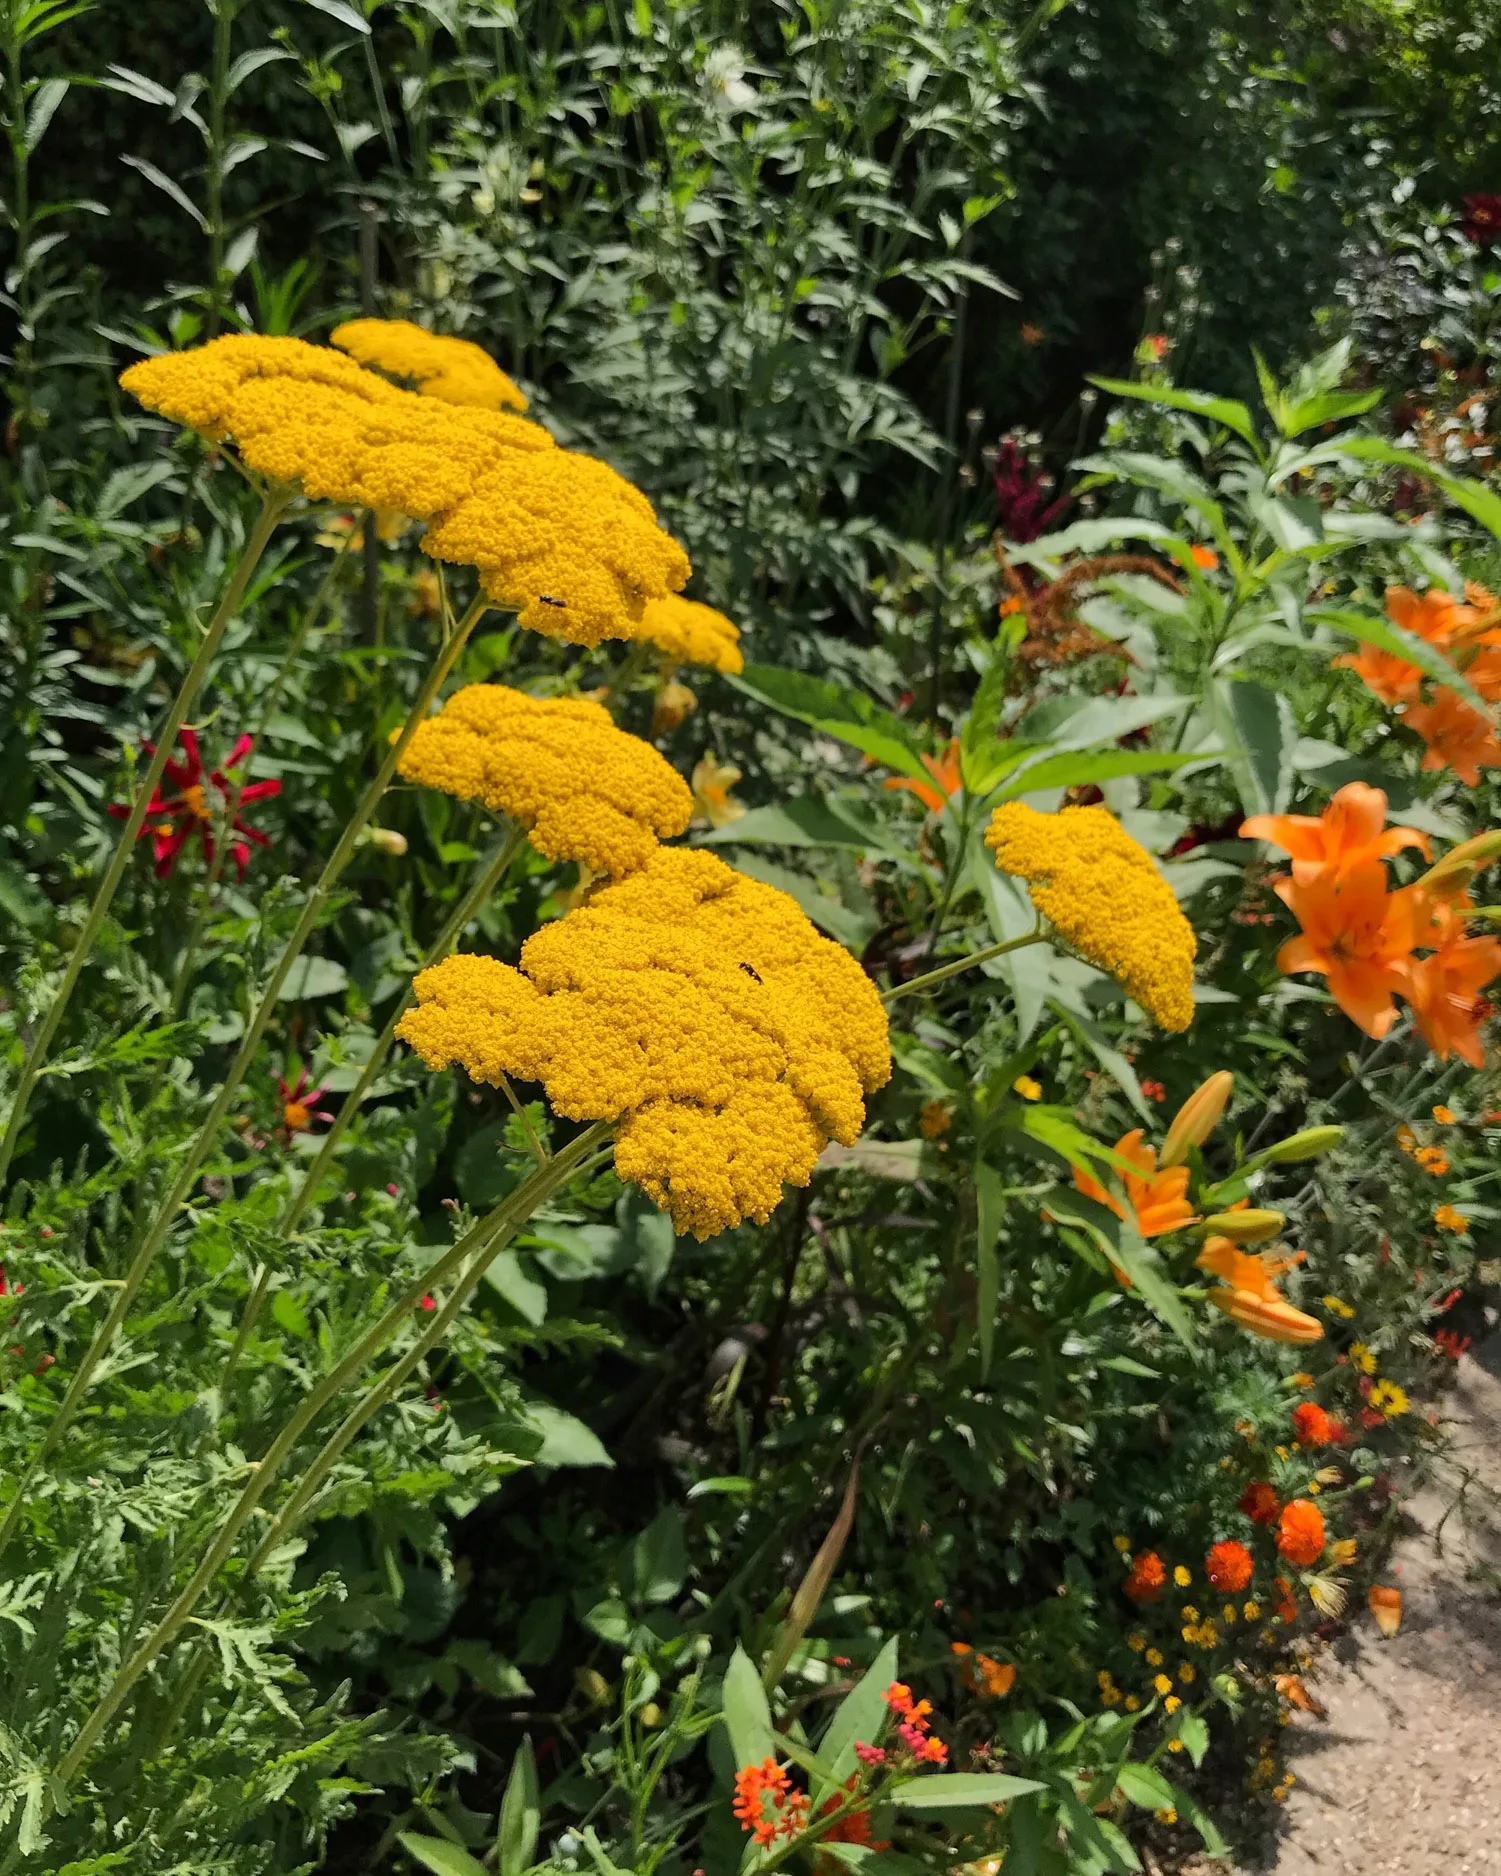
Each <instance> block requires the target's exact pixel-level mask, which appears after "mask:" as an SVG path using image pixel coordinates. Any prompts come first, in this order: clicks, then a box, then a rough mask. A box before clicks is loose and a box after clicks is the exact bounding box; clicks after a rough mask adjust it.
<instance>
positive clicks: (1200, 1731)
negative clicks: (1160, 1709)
mask: <svg viewBox="0 0 1501 1876" xmlns="http://www.w3.org/2000/svg"><path fill="white" fill-rule="evenodd" d="M1177 1718H1178V1738H1179V1739H1181V1740H1182V1741H1183V1749H1184V1751H1185V1752H1187V1754H1188V1756H1189V1758H1191V1759H1192V1760H1193V1762H1194V1764H1195V1765H1196V1766H1197V1765H1201V1764H1202V1763H1203V1760H1204V1754H1205V1753H1206V1752H1207V1751H1208V1750H1209V1728H1208V1727H1207V1726H1206V1725H1205V1724H1204V1721H1203V1718H1202V1716H1201V1715H1199V1714H1197V1713H1192V1712H1190V1711H1189V1709H1188V1708H1187V1707H1185V1708H1184V1709H1183V1711H1182V1712H1181V1713H1179V1715H1178V1716H1177Z"/></svg>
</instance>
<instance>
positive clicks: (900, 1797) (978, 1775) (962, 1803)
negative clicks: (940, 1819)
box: [887, 1772, 1047, 1811]
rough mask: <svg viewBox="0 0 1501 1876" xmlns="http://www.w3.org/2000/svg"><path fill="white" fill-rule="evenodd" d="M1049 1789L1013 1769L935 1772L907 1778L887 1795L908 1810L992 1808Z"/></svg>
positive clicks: (893, 1787)
mask: <svg viewBox="0 0 1501 1876" xmlns="http://www.w3.org/2000/svg"><path fill="white" fill-rule="evenodd" d="M1046 1789H1047V1787H1046V1786H1045V1785H1041V1784H1039V1783H1038V1781H1037V1780H1036V1779H1035V1778H1013V1777H1012V1776H1011V1775H1010V1773H1009V1772H933V1773H931V1774H930V1775H929V1776H928V1777H926V1778H921V1777H919V1778H904V1779H903V1780H902V1781H901V1783H900V1784H898V1785H893V1786H892V1788H891V1790H890V1792H889V1793H888V1794H887V1795H888V1797H889V1798H890V1800H891V1802H892V1803H893V1804H896V1805H900V1806H901V1808H902V1809H903V1810H904V1811H952V1810H959V1809H963V1808H964V1807H966V1806H970V1805H983V1806H985V1807H986V1808H987V1809H988V1808H989V1807H990V1806H991V1805H993V1804H1005V1803H1006V1802H1007V1801H1008V1800H1009V1799H1011V1798H1025V1797H1026V1796H1027V1795H1028V1793H1030V1792H1034V1791H1045V1790H1046Z"/></svg>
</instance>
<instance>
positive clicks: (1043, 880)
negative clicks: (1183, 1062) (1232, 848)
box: [985, 801, 1198, 1030]
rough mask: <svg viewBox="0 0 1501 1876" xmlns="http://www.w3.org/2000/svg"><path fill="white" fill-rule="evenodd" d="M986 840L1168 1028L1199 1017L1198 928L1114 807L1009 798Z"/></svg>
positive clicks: (1064, 933) (1077, 946) (1070, 934)
mask: <svg viewBox="0 0 1501 1876" xmlns="http://www.w3.org/2000/svg"><path fill="white" fill-rule="evenodd" d="M985 844H986V846H987V847H989V848H990V849H991V850H992V852H993V853H994V854H995V858H996V865H997V866H998V867H1000V869H1001V870H1002V872H1005V873H1015V874H1018V875H1019V876H1020V877H1021V878H1023V879H1025V880H1026V881H1027V884H1028V890H1029V891H1030V893H1031V896H1032V903H1033V905H1035V906H1036V908H1037V910H1038V911H1039V912H1041V913H1042V914H1043V916H1044V917H1045V918H1046V919H1047V920H1048V922H1049V923H1050V924H1051V925H1052V926H1053V928H1054V930H1055V931H1057V932H1058V934H1059V936H1060V937H1062V938H1063V940H1064V941H1065V943H1067V944H1068V945H1070V946H1071V947H1072V948H1073V949H1074V950H1075V951H1077V952H1078V953H1079V955H1080V956H1081V957H1085V958H1088V959H1089V961H1090V963H1092V964H1097V965H1098V966H1099V967H1100V969H1101V970H1104V971H1108V972H1109V973H1110V975H1111V976H1112V977H1114V978H1115V979H1116V980H1117V982H1119V983H1120V984H1122V985H1123V986H1124V987H1125V989H1126V990H1127V991H1128V992H1129V993H1130V995H1131V996H1133V997H1134V998H1135V999H1136V1001H1137V1002H1138V1003H1139V1004H1140V1005H1141V1007H1142V1008H1143V1009H1144V1010H1145V1011H1146V1012H1147V1014H1148V1015H1149V1016H1151V1017H1152V1018H1153V1019H1154V1020H1155V1021H1156V1022H1157V1023H1159V1024H1160V1025H1161V1026H1162V1028H1164V1029H1173V1030H1182V1029H1187V1028H1188V1026H1189V1024H1190V1023H1191V1022H1192V1021H1193V1014H1194V1002H1193V967H1194V954H1195V952H1196V951H1197V949H1198V943H1197V940H1196V939H1195V937H1194V933H1193V927H1192V926H1191V925H1190V924H1189V922H1188V920H1187V919H1186V918H1185V917H1184V916H1183V914H1182V912H1181V911H1179V909H1178V901H1177V898H1176V896H1175V895H1174V893H1173V889H1172V887H1171V886H1170V885H1169V884H1168V883H1167V881H1166V880H1165V879H1164V878H1163V877H1162V875H1161V873H1160V872H1158V870H1157V865H1156V862H1155V861H1154V860H1153V859H1152V856H1151V854H1149V853H1148V852H1147V850H1146V848H1145V847H1143V846H1141V845H1140V844H1139V843H1138V842H1137V841H1134V840H1133V839H1132V838H1131V836H1130V835H1129V834H1128V833H1127V832H1126V830H1125V829H1124V828H1123V827H1122V826H1121V824H1120V822H1119V821H1117V820H1116V818H1115V816H1114V815H1113V814H1112V813H1111V812H1110V811H1109V809H1108V808H1098V807H1091V808H1064V809H1062V810H1061V811H1060V812H1059V813H1057V814H1042V813H1039V812H1038V810H1037V809H1036V808H1031V807H1028V806H1027V804H1026V803H1025V802H1021V801H1008V802H1005V803H1003V805H1002V806H1001V807H999V808H997V809H996V811H995V813H994V814H993V815H991V817H990V827H989V830H988V831H987V833H986V835H985Z"/></svg>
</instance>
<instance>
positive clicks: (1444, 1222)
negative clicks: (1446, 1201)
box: [1433, 1205, 1470, 1237]
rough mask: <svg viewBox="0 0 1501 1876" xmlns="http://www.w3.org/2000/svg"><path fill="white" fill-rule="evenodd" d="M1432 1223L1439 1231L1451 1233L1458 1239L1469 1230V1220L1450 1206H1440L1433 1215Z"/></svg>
mask: <svg viewBox="0 0 1501 1876" xmlns="http://www.w3.org/2000/svg"><path fill="white" fill-rule="evenodd" d="M1433 1222H1434V1223H1435V1224H1436V1225H1437V1226H1438V1228H1439V1230H1440V1231H1452V1232H1454V1233H1455V1234H1456V1235H1457V1236H1460V1237H1463V1236H1464V1235H1465V1234H1466V1233H1467V1232H1468V1231H1469V1229H1470V1221H1469V1219H1468V1218H1466V1217H1465V1215H1464V1213H1463V1212H1462V1211H1458V1210H1457V1209H1456V1208H1455V1207H1454V1206H1452V1205H1440V1206H1439V1207H1438V1208H1437V1210H1436V1211H1435V1212H1434V1214H1433Z"/></svg>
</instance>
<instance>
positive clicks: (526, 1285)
mask: <svg viewBox="0 0 1501 1876" xmlns="http://www.w3.org/2000/svg"><path fill="white" fill-rule="evenodd" d="M485 1282H486V1283H487V1284H488V1285H489V1286H490V1288H491V1289H492V1290H494V1292H495V1294H496V1295H497V1296H498V1297H500V1298H501V1300H502V1301H503V1302H506V1303H509V1304H510V1306H511V1308H512V1309H514V1310H515V1312H516V1314H517V1315H518V1316H520V1318H521V1320H522V1321H523V1322H529V1323H530V1324H531V1325H532V1327H533V1328H534V1329H537V1328H540V1327H541V1326H542V1324H543V1323H544V1322H546V1320H547V1285H546V1284H545V1283H540V1282H538V1280H537V1279H536V1278H535V1277H534V1276H533V1275H532V1274H531V1272H530V1271H529V1270H528V1269H527V1267H526V1266H525V1265H524V1264H523V1263H522V1261H521V1259H520V1257H519V1256H518V1255H517V1253H516V1252H515V1251H502V1252H500V1254H499V1255H498V1256H497V1257H496V1258H495V1259H494V1260H493V1262H491V1263H490V1264H489V1265H488V1266H487V1268H486V1270H485Z"/></svg>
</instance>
